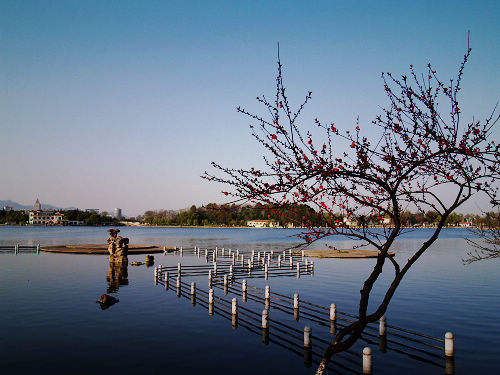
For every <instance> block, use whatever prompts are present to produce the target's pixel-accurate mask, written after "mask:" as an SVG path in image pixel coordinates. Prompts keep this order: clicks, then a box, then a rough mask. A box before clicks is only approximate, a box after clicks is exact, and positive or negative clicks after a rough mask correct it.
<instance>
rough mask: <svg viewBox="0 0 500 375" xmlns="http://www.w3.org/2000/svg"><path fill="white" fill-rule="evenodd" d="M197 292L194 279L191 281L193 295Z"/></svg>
mask: <svg viewBox="0 0 500 375" xmlns="http://www.w3.org/2000/svg"><path fill="white" fill-rule="evenodd" d="M195 294H196V283H195V282H194V281H193V282H192V283H191V295H192V296H194V295H195Z"/></svg>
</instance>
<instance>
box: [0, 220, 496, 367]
mask: <svg viewBox="0 0 500 375" xmlns="http://www.w3.org/2000/svg"><path fill="white" fill-rule="evenodd" d="M106 229H107V228H103V227H17V226H0V245H14V244H16V243H20V244H23V245H36V244H38V243H40V244H41V245H42V246H43V245H58V244H70V243H71V244H77V243H104V242H105V241H106V238H107V232H106ZM120 230H121V232H120V235H122V236H124V237H129V238H130V243H131V244H155V245H162V246H163V245H165V246H183V247H184V248H192V247H194V246H199V247H201V248H202V249H205V248H209V249H214V248H215V247H216V246H218V247H225V248H232V249H236V248H238V249H240V250H241V251H251V250H255V251H269V250H274V251H275V252H278V251H280V252H281V251H283V250H284V249H287V248H289V247H290V246H292V245H294V244H296V237H295V235H296V234H297V233H298V232H297V231H296V230H287V229H232V228H228V229H208V228H207V229H205V228H142V227H141V228H130V227H123V228H120ZM428 234H429V229H418V230H415V231H413V232H411V233H408V234H406V235H404V236H403V237H402V238H401V239H400V240H399V241H398V242H397V243H396V246H395V251H396V260H399V261H404V260H405V259H407V258H409V257H410V254H411V252H412V250H414V249H415V248H417V246H418V245H419V244H421V243H422V242H423V241H425V238H426V237H425V236H426V235H428ZM468 235H469V234H468V232H467V231H466V230H463V229H446V230H444V231H443V232H442V235H441V238H440V239H439V240H438V241H437V242H436V243H435V244H434V245H433V246H432V248H430V249H429V250H428V252H427V253H426V254H424V255H423V257H422V258H421V259H420V260H419V261H418V262H417V264H416V265H415V266H414V267H413V268H412V269H411V270H410V272H409V273H408V274H407V275H406V277H405V279H404V280H403V282H402V283H401V285H400V287H399V289H398V291H397V292H396V294H395V296H394V298H393V300H392V301H391V304H390V306H389V309H388V311H387V313H386V317H387V322H388V324H389V325H393V326H397V327H402V328H405V329H407V330H410V331H416V332H420V333H423V334H426V335H429V336H432V337H437V338H441V339H442V338H444V334H445V332H447V331H451V332H453V334H454V336H455V359H454V366H455V373H457V374H467V373H494V372H497V371H500V365H499V364H498V356H499V354H500V349H499V346H498V343H497V342H496V341H497V340H498V339H499V338H500V323H499V320H498V317H499V311H500V288H499V287H498V286H499V284H500V272H499V260H498V259H496V260H487V261H482V262H476V263H473V264H470V265H464V264H463V263H462V259H463V258H465V257H466V252H467V251H468V250H470V249H469V248H468V245H467V244H466V242H465V237H467V236H468ZM329 244H331V245H335V246H337V247H339V248H343V247H348V246H349V245H351V244H352V242H351V241H348V240H338V241H330V242H329ZM314 247H315V248H321V247H323V243H321V244H317V245H315V246H314ZM154 257H155V266H157V265H159V264H161V265H163V266H176V265H177V263H178V262H181V263H182V265H189V264H192V265H204V264H206V262H205V259H204V257H201V258H198V257H195V256H192V255H188V254H185V255H183V256H182V257H180V255H179V254H178V253H176V254H167V255H163V254H155V255H154ZM144 258H145V256H144V255H133V256H130V257H129V263H130V262H132V261H144ZM312 260H314V265H315V266H314V275H310V274H306V273H304V274H301V277H300V278H299V279H297V278H296V277H276V278H269V280H264V279H262V278H251V279H248V283H249V284H250V285H252V286H254V287H257V288H264V287H265V286H266V285H269V286H270V288H271V291H272V292H275V293H280V294H283V295H286V296H293V294H294V293H299V295H300V299H301V300H304V301H308V302H311V303H313V304H316V305H319V306H330V304H331V303H335V304H336V306H337V309H338V310H340V311H342V312H347V313H351V314H356V312H357V303H358V299H359V290H360V289H361V287H362V284H363V281H364V279H365V278H366V276H367V275H368V274H369V272H370V271H371V269H372V268H373V265H374V262H375V260H373V259H312ZM391 267H392V266H391V265H390V264H386V269H385V271H384V274H383V275H382V276H381V278H380V280H379V282H378V283H377V284H376V286H375V288H374V290H373V292H372V296H371V299H372V300H373V301H374V303H375V302H376V301H377V300H379V299H380V298H381V296H382V292H383V291H384V287H385V286H387V282H388V280H389V278H390V276H392V272H393V269H392V268H391ZM109 271H110V270H109V263H108V260H107V257H106V256H98V255H69V254H49V253H43V252H42V253H40V254H39V255H37V254H36V253H23V252H21V253H19V254H17V255H15V254H14V253H13V252H0V300H1V304H0V314H1V316H2V320H1V323H0V333H1V334H0V363H1V366H2V370H3V372H4V373H14V372H16V373H18V374H24V373H31V372H33V371H36V372H38V373H42V374H49V373H50V374H62V373H72V374H88V373H92V374H109V373H120V374H137V373H141V374H150V373H157V372H166V373H183V374H198V373H203V374H226V373H240V374H255V373H287V374H313V373H314V372H315V365H314V364H312V366H310V367H307V366H306V365H305V364H304V362H305V361H304V356H303V348H300V345H299V346H297V345H295V344H293V343H291V342H287V341H283V340H281V341H280V340H278V337H279V336H284V335H285V333H281V332H279V331H278V330H276V329H275V328H274V326H273V323H271V328H270V333H269V342H268V343H267V345H265V344H263V338H262V335H261V334H260V332H259V331H257V332H256V331H255V329H253V328H252V326H251V325H246V324H245V323H244V320H243V318H244V317H245V316H243V315H242V316H241V318H242V321H241V322H240V324H239V325H238V327H237V328H233V327H232V323H231V318H230V317H229V320H228V318H227V316H224V314H222V310H218V307H216V312H218V313H214V314H213V315H209V311H208V310H207V308H206V306H204V305H203V303H201V302H200V303H197V304H195V305H194V306H193V305H192V303H191V301H190V300H189V298H186V297H185V296H182V295H181V296H180V297H178V296H177V295H176V293H175V291H174V290H165V288H164V287H163V285H161V283H160V284H159V285H154V280H153V268H152V267H146V266H145V265H142V266H139V267H133V266H131V265H129V266H128V267H127V270H126V274H125V277H124V279H125V280H121V281H122V282H121V285H118V284H116V285H115V284H113V285H110V282H109V281H108V280H107V278H108V273H109ZM122 276H123V275H122ZM183 281H184V282H186V283H190V282H191V281H196V283H197V287H199V288H200V289H204V290H206V291H208V285H207V279H206V277H198V276H193V277H192V278H189V277H186V278H184V279H183ZM214 290H215V294H216V295H217V296H220V297H222V298H225V299H227V300H229V301H230V300H231V298H232V297H233V296H232V295H231V293H229V294H228V296H224V294H223V291H222V290H221V289H220V288H214ZM108 291H110V293H111V294H112V295H114V296H115V297H117V298H119V300H120V302H119V303H117V304H115V305H113V306H111V307H110V308H108V309H105V310H101V308H100V305H99V304H98V303H96V301H97V300H98V299H99V297H100V295H101V294H103V293H107V292H108ZM200 294H201V293H200ZM238 303H239V304H241V306H245V307H246V308H248V309H250V310H254V311H257V312H258V313H260V312H261V311H262V309H263V308H264V307H263V305H262V304H261V303H260V302H259V301H247V302H246V303H244V302H242V301H240V299H238ZM371 306H372V305H371ZM373 306H375V305H373ZM269 313H270V317H272V318H273V319H275V320H276V321H279V322H281V323H282V324H284V325H286V326H288V327H292V328H293V329H296V330H297V332H300V331H301V330H303V328H304V325H309V326H311V327H312V335H313V345H314V344H316V343H318V344H319V343H320V342H321V340H326V341H328V340H330V339H331V338H332V335H331V334H330V332H329V328H328V327H326V326H323V325H321V324H316V323H315V322H314V319H313V320H312V321H309V320H308V318H307V316H302V315H301V316H300V319H299V321H294V319H293V316H292V317H290V316H289V315H287V314H285V313H283V312H280V311H279V309H278V308H277V307H276V308H273V307H272V306H271V309H270V312H269ZM259 324H260V323H259ZM276 328H277V326H276ZM370 332H375V331H374V330H372V331H369V332H367V335H366V336H365V335H364V336H363V338H364V340H359V341H358V342H357V343H356V344H355V345H354V346H353V347H352V348H351V350H350V352H349V353H345V356H344V358H343V359H342V358H339V359H338V363H339V365H338V366H337V365H336V362H334V363H332V366H331V367H332V369H333V371H331V372H330V373H340V374H342V373H359V372H360V371H361V367H360V366H361V365H360V364H361V353H362V350H363V348H364V347H365V346H369V347H371V348H372V352H373V369H374V373H378V374H400V373H403V372H404V373H406V374H420V373H424V372H425V373H426V374H444V373H445V361H444V358H438V357H433V356H432V353H436V351H435V350H432V349H429V351H430V352H432V353H431V356H430V357H429V356H426V357H425V358H427V359H426V360H425V361H424V360H422V358H421V357H424V356H421V355H420V354H415V353H418V352H415V351H413V350H412V349H411V347H418V346H419V344H418V343H411V342H410V343H407V346H409V347H410V348H407V347H404V346H402V345H399V344H397V343H394V342H392V341H393V340H394V341H397V340H399V339H398V338H397V337H396V335H393V333H397V332H396V331H395V330H392V329H391V328H390V327H389V328H388V342H387V348H386V350H385V353H384V352H382V351H381V350H380V349H379V342H378V338H377V339H375V338H373V337H374V336H373V335H369V333H370ZM375 333H376V332H375ZM295 336H300V334H295ZM287 337H288V336H287ZM299 339H300V337H299ZM315 340H316V341H315ZM290 341H293V340H290ZM297 342H300V340H299V341H297ZM313 350H316V351H318V352H320V354H322V351H321V350H319V349H317V348H315V347H314V346H313ZM438 353H439V352H438ZM440 354H442V353H440Z"/></svg>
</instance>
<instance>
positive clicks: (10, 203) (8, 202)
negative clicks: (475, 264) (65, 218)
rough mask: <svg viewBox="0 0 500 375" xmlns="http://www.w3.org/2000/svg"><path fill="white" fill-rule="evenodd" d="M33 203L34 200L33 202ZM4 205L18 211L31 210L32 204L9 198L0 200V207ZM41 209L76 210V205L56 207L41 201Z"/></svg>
mask: <svg viewBox="0 0 500 375" xmlns="http://www.w3.org/2000/svg"><path fill="white" fill-rule="evenodd" d="M33 203H34V202H33ZM5 206H10V207H12V209H14V210H16V211H18V210H32V209H33V204H30V205H25V204H21V203H18V202H14V201H11V200H9V199H7V200H0V209H3V208H4V207H5ZM41 206H42V210H76V209H77V207H66V208H62V207H57V206H53V205H51V204H47V203H43V202H41Z"/></svg>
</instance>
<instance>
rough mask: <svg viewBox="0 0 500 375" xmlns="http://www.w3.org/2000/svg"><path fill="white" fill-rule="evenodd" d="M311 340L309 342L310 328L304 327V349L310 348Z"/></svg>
mask: <svg viewBox="0 0 500 375" xmlns="http://www.w3.org/2000/svg"><path fill="white" fill-rule="evenodd" d="M311 344H312V340H311V327H309V326H305V327H304V347H305V348H309V347H311Z"/></svg>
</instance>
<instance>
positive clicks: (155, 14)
mask: <svg viewBox="0 0 500 375" xmlns="http://www.w3.org/2000/svg"><path fill="white" fill-rule="evenodd" d="M499 15H500V2H499V1H474V2H472V1H457V0H455V1H383V0H379V1H355V2H349V1H310V2H307V1H291V0H287V1H234V0H233V1H123V0H120V1H81V0H77V1H70V0H65V1H22V0H14V1H6V0H0V54H1V58H0V127H1V147H0V160H1V164H0V176H1V183H0V199H11V200H14V201H18V202H20V203H23V204H30V203H32V202H34V201H35V199H36V198H37V197H38V198H40V200H41V202H42V203H44V202H45V203H51V204H53V205H56V206H61V207H66V206H77V207H80V208H94V207H95V208H100V209H106V210H110V209H113V208H114V207H121V208H122V209H123V213H124V214H125V215H136V214H140V213H143V212H144V211H145V210H148V209H160V208H167V209H179V208H184V207H188V206H189V205H191V204H196V205H201V204H206V203H208V202H223V201H224V196H221V194H220V193H219V192H220V190H221V187H220V186H217V185H214V184H210V183H207V182H205V181H204V180H202V179H200V178H199V176H200V175H201V174H202V173H203V171H204V170H206V169H209V168H210V161H212V160H214V161H217V162H220V163H221V164H223V165H228V166H235V167H249V166H252V165H254V164H256V163H259V155H260V153H261V150H260V149H258V148H256V144H255V143H254V142H253V140H252V138H251V136H250V133H249V129H248V124H249V120H248V119H247V118H245V117H243V116H241V115H238V114H237V113H236V111H235V108H236V107H237V106H238V105H242V106H245V107H247V108H250V109H254V110H256V111H259V110H260V108H259V107H258V105H257V103H256V102H255V97H256V96H257V95H260V94H267V95H271V94H272V93H273V87H274V78H275V74H276V55H277V48H276V45H277V42H278V41H279V43H280V50H281V59H282V62H283V63H284V65H285V79H286V82H288V91H289V94H290V96H291V99H292V101H295V102H296V103H298V102H299V101H300V100H301V99H302V98H303V96H304V94H305V93H306V92H307V91H308V90H311V91H312V92H313V101H312V103H311V105H310V106H309V108H308V110H307V111H306V113H305V116H304V119H303V120H304V125H306V126H307V125H309V124H310V120H311V119H312V118H314V117H316V116H317V117H318V118H320V119H321V120H323V121H333V122H335V123H336V124H338V125H339V126H348V125H349V124H352V123H353V121H354V120H355V118H356V117H357V116H358V115H359V116H360V120H361V123H362V124H368V123H369V122H370V120H371V119H372V118H373V117H374V115H375V114H376V113H378V111H379V106H380V105H383V104H384V103H385V97H384V94H383V89H382V83H381V80H380V73H381V72H382V71H390V72H393V73H395V74H397V75H400V74H403V73H406V72H407V68H408V65H409V64H413V65H414V66H415V68H416V69H417V70H419V71H425V65H426V64H427V63H428V62H429V61H430V62H432V63H433V65H434V66H435V68H436V69H437V70H438V72H439V73H441V76H440V77H442V78H447V77H450V78H451V77H452V76H453V74H454V73H455V72H456V68H457V66H458V64H459V62H460V60H461V58H462V56H463V54H464V53H465V51H466V47H467V30H470V31H471V45H472V49H473V51H472V58H471V60H470V63H469V64H468V66H467V69H466V74H465V78H464V85H463V97H462V98H463V105H461V108H462V109H463V113H464V117H465V119H467V116H468V118H469V119H470V118H472V115H475V116H476V118H483V117H484V116H485V115H486V114H487V113H489V111H490V110H491V109H492V108H493V106H494V105H495V103H496V102H497V101H498V100H499V99H500V89H499V87H500V85H499V83H500V80H499V75H500V73H499V72H500V63H499V62H500V23H499V22H498V16H499ZM495 136H496V138H497V139H498V131H497V132H496V134H495ZM482 203H483V202H481V201H480V200H479V201H478V200H476V201H475V202H473V205H472V206H468V207H465V209H466V210H472V211H477V210H478V208H480V207H482V206H483V204H482Z"/></svg>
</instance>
